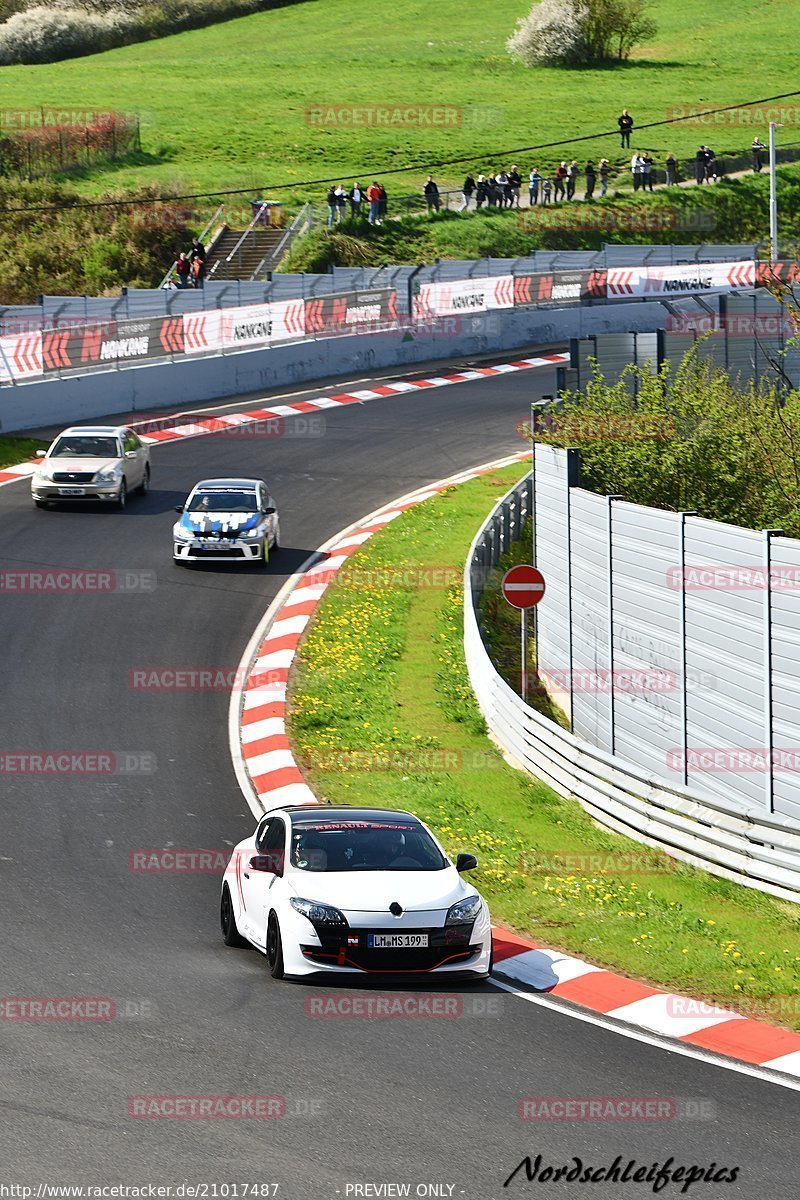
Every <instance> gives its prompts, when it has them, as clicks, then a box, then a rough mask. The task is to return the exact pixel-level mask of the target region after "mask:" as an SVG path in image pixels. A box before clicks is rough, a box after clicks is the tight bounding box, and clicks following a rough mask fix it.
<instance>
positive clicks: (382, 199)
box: [378, 183, 389, 225]
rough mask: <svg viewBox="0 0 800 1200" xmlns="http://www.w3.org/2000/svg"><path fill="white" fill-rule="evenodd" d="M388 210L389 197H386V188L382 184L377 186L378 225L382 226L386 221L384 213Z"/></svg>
mask: <svg viewBox="0 0 800 1200" xmlns="http://www.w3.org/2000/svg"><path fill="white" fill-rule="evenodd" d="M388 208H389V197H388V196H387V195H386V188H385V187H384V186H383V184H382V183H379V184H378V217H379V221H378V224H379V225H382V224H383V222H384V221H385V220H386V213H387V210H388Z"/></svg>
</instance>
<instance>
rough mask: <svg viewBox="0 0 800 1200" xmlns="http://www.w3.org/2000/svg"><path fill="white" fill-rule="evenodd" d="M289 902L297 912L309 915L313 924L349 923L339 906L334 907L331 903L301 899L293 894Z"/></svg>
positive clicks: (305, 915)
mask: <svg viewBox="0 0 800 1200" xmlns="http://www.w3.org/2000/svg"><path fill="white" fill-rule="evenodd" d="M289 903H290V904H291V906H292V908H293V909H294V910H295V912H299V913H302V915H303V916H304V917H308V919H309V921H310V922H311V924H312V925H346V924H347V919H346V918H345V916H344V914H343V913H340V912H339V910H338V908H332V907H331V905H330V904H318V903H317V902H316V901H315V900H301V899H300V898H299V897H298V896H292V897H291V898H290V900H289Z"/></svg>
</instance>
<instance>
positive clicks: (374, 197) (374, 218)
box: [367, 180, 381, 225]
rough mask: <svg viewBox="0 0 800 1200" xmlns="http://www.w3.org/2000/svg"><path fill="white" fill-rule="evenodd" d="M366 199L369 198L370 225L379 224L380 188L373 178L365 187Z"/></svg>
mask: <svg viewBox="0 0 800 1200" xmlns="http://www.w3.org/2000/svg"><path fill="white" fill-rule="evenodd" d="M367 200H369V223H370V225H380V223H381V220H380V211H381V189H380V188H379V187H378V184H377V183H376V182H375V181H374V180H373V182H372V183H371V184H370V185H369V187H368V188H367Z"/></svg>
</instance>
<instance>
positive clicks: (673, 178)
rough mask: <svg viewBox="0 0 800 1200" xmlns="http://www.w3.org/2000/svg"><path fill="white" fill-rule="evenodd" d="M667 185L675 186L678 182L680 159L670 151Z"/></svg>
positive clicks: (667, 165)
mask: <svg viewBox="0 0 800 1200" xmlns="http://www.w3.org/2000/svg"><path fill="white" fill-rule="evenodd" d="M666 167H667V187H674V186H675V185H676V183H677V182H678V160H677V158H676V157H675V155H674V154H673V153H672V152H671V151H670V153H669V154H668V155H667V163H666Z"/></svg>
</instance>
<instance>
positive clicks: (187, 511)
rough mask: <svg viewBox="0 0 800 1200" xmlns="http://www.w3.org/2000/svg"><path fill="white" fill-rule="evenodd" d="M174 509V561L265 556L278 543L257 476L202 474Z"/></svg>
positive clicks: (276, 524) (275, 521)
mask: <svg viewBox="0 0 800 1200" xmlns="http://www.w3.org/2000/svg"><path fill="white" fill-rule="evenodd" d="M175 511H176V512H177V513H180V515H181V519H180V520H179V521H177V522H176V523H175V525H174V526H173V529H172V557H173V558H174V560H175V562H176V563H195V562H208V561H209V560H213V561H215V562H238V563H242V562H250V563H252V562H259V561H262V562H266V561H267V559H268V558H269V552H270V550H277V549H279V548H280V534H281V527H280V518H279V516H278V510H277V508H276V507H275V502H274V500H273V499H272V497H271V496H270V494H269V488H268V487H267V485H266V483H265V482H264V480H263V479H204V480H202V482H201V483H196V484H195V486H194V487H193V488H192V490H191V492H190V493H189V495H188V497H187V499H186V503H185V504H178V505H177V506H176V508H175Z"/></svg>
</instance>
